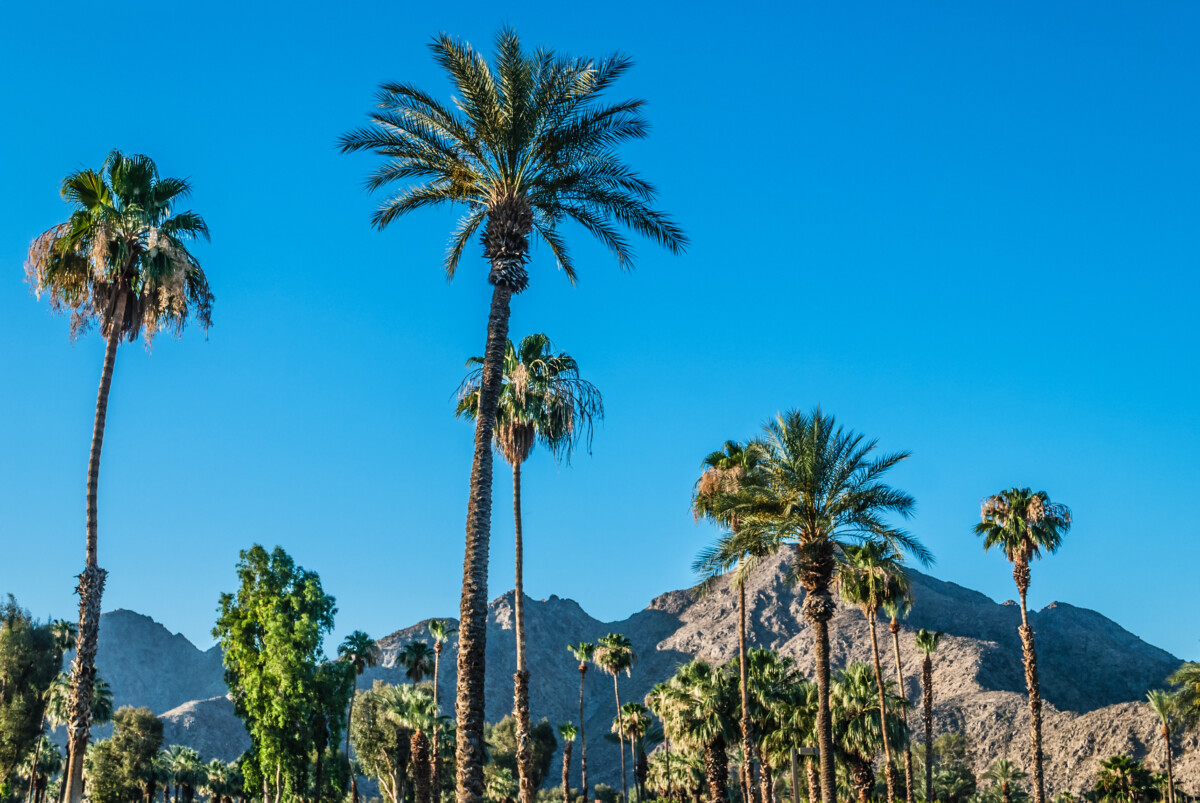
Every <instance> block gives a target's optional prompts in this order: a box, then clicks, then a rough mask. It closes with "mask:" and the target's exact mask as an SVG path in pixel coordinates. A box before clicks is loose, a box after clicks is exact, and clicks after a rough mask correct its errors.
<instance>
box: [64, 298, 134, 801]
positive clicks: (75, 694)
mask: <svg viewBox="0 0 1200 803" xmlns="http://www.w3.org/2000/svg"><path fill="white" fill-rule="evenodd" d="M125 298H126V295H125V291H124V289H123V288H120V287H118V288H117V306H116V309H115V310H114V311H113V315H112V317H111V318H109V320H108V324H109V327H108V338H107V341H106V342H105V346H104V367H103V368H102V369H101V371H100V390H99V391H98V392H97V394H96V420H95V423H94V425H93V426H92V449H91V454H90V455H89V457H88V475H87V549H86V552H87V563H86V567H85V568H84V570H83V573H82V574H80V575H79V587H78V588H77V589H76V590H77V591H78V592H79V631H78V633H77V634H76V637H75V661H74V663H73V664H72V666H71V706H70V715H69V720H68V723H67V737H68V741H67V746H68V756H69V757H68V763H67V774H66V787H67V801H68V803H80V801H81V800H82V799H83V756H84V753H85V752H86V751H87V745H88V739H89V738H90V736H91V728H92V692H93V688H94V686H95V683H96V646H97V644H98V642H99V639H100V598H101V596H102V595H103V594H104V578H105V571H104V570H103V569H101V568H100V565H99V563H98V562H97V555H96V531H97V517H96V494H97V491H98V489H99V485H100V450H101V449H102V447H103V446H104V422H105V419H106V418H107V416H108V392H109V390H110V389H111V388H112V375H113V366H114V365H116V362H117V346H118V345H119V344H120V342H121V331H122V327H121V322H122V321H124V319H125Z"/></svg>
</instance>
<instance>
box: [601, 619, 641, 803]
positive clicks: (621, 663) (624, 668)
mask: <svg viewBox="0 0 1200 803" xmlns="http://www.w3.org/2000/svg"><path fill="white" fill-rule="evenodd" d="M636 661H637V653H635V652H634V651H633V642H631V641H630V640H629V637H628V636H626V635H624V634H623V633H609V634H608V635H606V636H601V637H600V639H599V644H598V645H597V647H596V650H595V652H594V653H593V654H592V663H594V664H595V665H596V666H598V667H599V668H600V671H602V672H604V673H605V674H608V675H612V679H613V696H614V697H615V698H616V700H617V719H618V720H619V719H620V718H621V689H620V686H619V685H618V679H619V678H620V676H621V673H622V672H624V673H625V676H626V677H629V676H630V675H631V674H632V673H633V665H634V663H635V662H636ZM617 741H618V744H619V745H620V751H621V799H622V800H624V801H628V800H629V782H628V779H627V776H626V773H625V735H624V728H619V729H618V730H617Z"/></svg>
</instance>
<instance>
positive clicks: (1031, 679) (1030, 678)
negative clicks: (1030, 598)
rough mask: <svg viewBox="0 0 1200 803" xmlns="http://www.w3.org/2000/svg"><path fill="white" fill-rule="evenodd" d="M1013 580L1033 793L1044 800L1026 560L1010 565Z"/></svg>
mask: <svg viewBox="0 0 1200 803" xmlns="http://www.w3.org/2000/svg"><path fill="white" fill-rule="evenodd" d="M1013 579H1014V580H1016V582H1017V591H1018V592H1019V593H1020V595H1021V629H1020V632H1021V649H1022V652H1023V653H1024V658H1025V686H1026V688H1028V689H1029V729H1030V734H1031V736H1032V739H1033V794H1034V803H1046V780H1045V777H1044V776H1043V774H1042V689H1041V684H1040V683H1039V682H1038V669H1037V647H1036V646H1035V645H1034V643H1033V628H1032V627H1030V626H1029V612H1028V611H1027V609H1026V607H1025V594H1026V592H1027V591H1028V590H1029V562H1028V561H1026V560H1018V561H1016V562H1015V563H1014V564H1013Z"/></svg>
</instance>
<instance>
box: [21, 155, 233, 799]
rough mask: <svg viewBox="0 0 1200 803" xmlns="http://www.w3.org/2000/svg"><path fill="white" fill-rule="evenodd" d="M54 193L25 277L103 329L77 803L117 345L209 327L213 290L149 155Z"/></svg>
mask: <svg viewBox="0 0 1200 803" xmlns="http://www.w3.org/2000/svg"><path fill="white" fill-rule="evenodd" d="M61 193H62V197H63V199H64V200H65V201H67V202H68V203H70V204H71V206H72V207H73V209H72V212H71V216H70V217H69V218H68V219H67V221H66V222H64V223H60V224H58V225H57V226H54V227H53V228H51V229H48V230H47V231H45V232H43V233H42V234H41V235H39V236H38V237H37V239H35V240H34V241H33V244H32V245H31V246H30V247H29V255H28V257H27V258H26V260H25V276H26V279H27V281H28V282H29V284H30V286H31V288H32V289H33V292H34V293H35V294H36V295H37V297H38V298H41V297H42V295H43V294H46V295H47V296H49V299H50V308H51V309H52V310H54V311H55V312H70V314H71V339H72V340H74V339H75V338H76V337H78V336H79V335H80V334H82V333H84V332H85V331H87V329H88V328H89V327H90V326H92V325H93V324H98V325H99V329H100V334H101V335H103V336H104V338H105V349H104V364H103V367H102V368H101V371H100V390H99V392H98V393H97V395H96V418H95V423H94V425H93V428H92V445H91V451H90V454H89V457H88V474H87V516H86V523H87V537H86V550H85V558H86V561H85V568H84V570H83V573H82V574H80V575H79V585H78V586H77V587H76V591H77V593H78V594H79V630H78V633H77V635H76V639H75V660H74V662H73V664H72V667H71V685H72V698H71V718H70V723H69V724H68V748H69V755H68V764H67V766H68V769H67V778H66V780H65V781H64V785H65V787H66V788H67V789H68V797H67V799H68V800H70V801H71V803H79V801H80V799H81V798H82V795H83V757H84V753H85V752H86V751H87V744H88V739H89V735H90V729H91V719H90V714H91V708H92V700H91V698H92V687H93V678H94V677H95V674H96V645H97V639H98V638H99V634H100V604H101V596H102V594H103V593H104V579H105V571H104V569H101V568H100V564H99V557H98V553H97V533H98V530H99V525H98V518H97V509H96V498H97V491H98V488H99V482H100V452H101V447H102V446H103V443H104V423H105V420H106V417H107V414H108V394H109V390H110V388H111V387H112V374H113V367H114V365H115V364H116V357H117V346H118V345H119V344H120V343H121V341H122V340H127V341H130V342H132V341H134V340H136V339H137V337H138V335H139V334H142V335H144V336H145V339H146V342H147V344H149V343H150V341H152V340H153V339H154V336H155V334H157V333H158V332H159V331H160V330H162V329H164V328H165V329H168V330H170V331H171V332H172V334H174V335H176V336H178V335H179V334H181V333H182V331H183V328H184V325H185V323H186V322H187V320H188V318H189V317H192V318H194V319H195V321H196V322H197V323H198V324H199V325H200V327H201V328H202V329H204V330H205V331H207V330H208V327H209V325H210V324H211V323H212V302H213V297H212V293H211V292H210V290H209V287H208V280H207V279H206V278H205V275H204V271H203V270H201V269H200V264H199V263H198V262H197V261H196V258H195V257H194V256H193V255H192V254H191V253H190V252H189V251H188V249H187V243H188V241H190V240H192V239H194V238H196V237H204V238H206V239H207V237H208V226H207V225H206V224H205V222H204V219H203V218H201V217H200V216H199V215H197V214H195V213H193V212H177V213H175V214H174V215H172V214H171V211H172V207H173V206H174V205H176V204H178V203H179V202H180V201H182V200H183V199H185V198H187V196H188V195H189V194H190V193H191V185H190V184H189V183H188V182H187V180H186V179H180V178H160V177H159V175H158V169H157V167H155V165H154V162H153V161H152V160H151V159H150V158H148V157H146V156H126V155H124V154H122V153H121V152H120V151H113V152H112V153H110V154H109V155H108V158H107V159H105V161H104V164H103V165H102V166H101V168H100V169H99V170H80V171H78V172H75V173H72V174H71V175H69V176H67V177H66V178H65V179H63V182H62V188H61Z"/></svg>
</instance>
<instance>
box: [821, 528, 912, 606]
mask: <svg viewBox="0 0 1200 803" xmlns="http://www.w3.org/2000/svg"><path fill="white" fill-rule="evenodd" d="M837 585H838V591H839V592H840V593H841V596H842V599H843V600H845V601H846V602H848V603H850V604H851V605H857V606H859V607H860V608H862V609H863V611H864V612H866V614H867V616H874V615H875V614H877V613H878V612H879V609H880V608H882V607H883V606H884V605H888V604H896V603H901V602H902V601H903V600H904V599H905V598H906V597H907V596H908V592H909V582H908V575H907V574H905V571H904V563H903V560H902V559H901V557H900V555H898V554H897V553H896V552H895V551H894V550H893V549H892V547H891V545H890V544H888V543H886V542H880V541H868V542H866V543H864V544H846V545H844V546H843V547H842V549H841V553H840V559H839V561H838V570H837ZM897 613H899V611H898V610H897Z"/></svg>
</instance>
